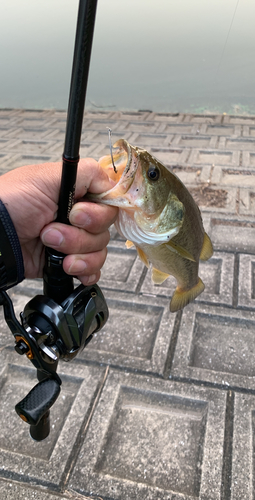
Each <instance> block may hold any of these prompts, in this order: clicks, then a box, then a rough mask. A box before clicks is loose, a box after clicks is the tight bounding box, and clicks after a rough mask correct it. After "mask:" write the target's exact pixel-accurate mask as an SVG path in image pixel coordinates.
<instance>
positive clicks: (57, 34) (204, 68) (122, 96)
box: [0, 0, 255, 113]
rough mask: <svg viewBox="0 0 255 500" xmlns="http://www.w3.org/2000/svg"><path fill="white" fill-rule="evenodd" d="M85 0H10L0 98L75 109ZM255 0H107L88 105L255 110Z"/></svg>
mask: <svg viewBox="0 0 255 500" xmlns="http://www.w3.org/2000/svg"><path fill="white" fill-rule="evenodd" d="M77 10H78V0H36V1H35V2H32V1H31V0H1V3H0V20H1V29H0V62H1V73H0V90H1V92H0V106H1V107H21V108H51V107H53V108H58V109H66V108H67V102H68V93H69V84H70V74H71V66H72V57H73V46H74V36H75V27H76V18H77ZM254 19H255V2H254V1H253V0H243V1H241V0H239V1H238V0H225V1H222V0H206V1H205V0H192V1H191V0H178V2H177V1H176V0H156V1H155V0H98V9H97V19H96V28H95V35H94V44H93V51H92V60H91V68H90V78H89V85H88V92H87V102H86V106H87V108H88V107H89V108H93V109H95V110H100V109H112V110H116V109H123V110H126V109H132V110H138V109H149V110H153V111H162V112H176V111H180V112H182V111H188V112H192V111H215V110H218V111H221V112H237V113H241V112H255V85H254V82H255V30H254Z"/></svg>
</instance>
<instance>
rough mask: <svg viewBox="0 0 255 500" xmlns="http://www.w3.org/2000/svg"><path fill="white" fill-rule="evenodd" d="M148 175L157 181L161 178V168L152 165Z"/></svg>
mask: <svg viewBox="0 0 255 500" xmlns="http://www.w3.org/2000/svg"><path fill="white" fill-rule="evenodd" d="M147 177H148V178H149V179H150V180H151V181H157V180H158V178H159V169H158V168H157V167H154V165H150V166H149V168H148V171H147Z"/></svg>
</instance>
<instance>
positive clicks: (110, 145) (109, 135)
mask: <svg viewBox="0 0 255 500" xmlns="http://www.w3.org/2000/svg"><path fill="white" fill-rule="evenodd" d="M106 128H108V139H109V147H110V153H111V159H112V166H113V169H114V172H115V174H117V168H116V167H115V165H114V161H113V154H112V129H111V128H109V127H106Z"/></svg>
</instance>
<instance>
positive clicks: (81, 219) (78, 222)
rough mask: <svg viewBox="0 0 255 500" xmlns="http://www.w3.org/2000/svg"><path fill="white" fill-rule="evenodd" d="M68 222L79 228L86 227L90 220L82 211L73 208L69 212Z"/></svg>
mask: <svg viewBox="0 0 255 500" xmlns="http://www.w3.org/2000/svg"><path fill="white" fill-rule="evenodd" d="M69 220H70V222H71V224H73V225H75V226H79V227H86V226H88V225H89V224H90V222H91V219H90V217H89V216H88V214H86V213H85V212H83V210H79V209H77V210H76V209H75V208H73V209H72V211H71V212H70V215H69Z"/></svg>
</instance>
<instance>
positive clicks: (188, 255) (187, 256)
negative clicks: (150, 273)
mask: <svg viewBox="0 0 255 500" xmlns="http://www.w3.org/2000/svg"><path fill="white" fill-rule="evenodd" d="M166 247H168V248H169V250H171V251H172V252H175V253H178V254H179V255H180V256H181V257H183V258H184V259H188V260H192V262H196V260H195V259H194V257H193V256H192V255H191V253H189V252H188V250H185V248H183V247H181V245H177V243H174V242H173V241H169V242H168V243H166Z"/></svg>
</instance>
